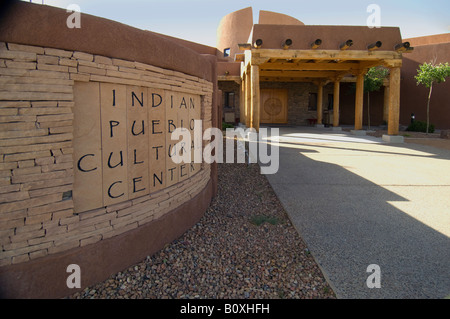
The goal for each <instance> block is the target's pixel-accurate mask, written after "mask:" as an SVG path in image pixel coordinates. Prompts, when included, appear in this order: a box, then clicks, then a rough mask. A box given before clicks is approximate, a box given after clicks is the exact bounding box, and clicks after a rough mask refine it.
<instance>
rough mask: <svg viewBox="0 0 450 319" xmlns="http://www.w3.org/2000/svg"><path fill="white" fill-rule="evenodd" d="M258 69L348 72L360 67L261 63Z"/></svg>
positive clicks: (356, 65) (349, 65) (329, 64)
mask: <svg viewBox="0 0 450 319" xmlns="http://www.w3.org/2000/svg"><path fill="white" fill-rule="evenodd" d="M372 63H373V62H372ZM377 63H378V62H377ZM260 68H261V70H291V71H293V70H299V71H348V70H359V69H360V68H361V67H360V64H359V63H263V64H261V65H260Z"/></svg>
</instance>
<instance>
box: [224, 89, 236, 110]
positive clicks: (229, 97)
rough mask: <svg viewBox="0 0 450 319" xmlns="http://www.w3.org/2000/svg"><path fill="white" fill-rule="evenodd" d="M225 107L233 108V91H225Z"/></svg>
mask: <svg viewBox="0 0 450 319" xmlns="http://www.w3.org/2000/svg"><path fill="white" fill-rule="evenodd" d="M224 106H225V107H226V108H234V92H225V104H224Z"/></svg>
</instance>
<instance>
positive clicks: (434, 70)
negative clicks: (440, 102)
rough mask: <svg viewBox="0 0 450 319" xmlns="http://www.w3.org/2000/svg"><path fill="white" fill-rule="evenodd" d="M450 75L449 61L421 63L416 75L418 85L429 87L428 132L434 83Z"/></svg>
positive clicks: (443, 80)
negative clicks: (437, 63)
mask: <svg viewBox="0 0 450 319" xmlns="http://www.w3.org/2000/svg"><path fill="white" fill-rule="evenodd" d="M449 76H450V66H449V65H448V62H446V63H444V64H442V63H440V64H439V65H435V64H434V63H426V62H425V63H424V64H421V65H419V70H417V75H416V76H415V77H414V78H415V79H416V81H417V85H419V84H422V85H424V86H425V87H426V88H428V89H429V92H428V100H427V134H428V130H429V127H430V100H431V92H433V84H434V83H441V82H445V79H446V78H447V77H449Z"/></svg>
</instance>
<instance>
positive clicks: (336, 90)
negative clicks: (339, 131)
mask: <svg viewBox="0 0 450 319" xmlns="http://www.w3.org/2000/svg"><path fill="white" fill-rule="evenodd" d="M340 84H341V83H340V82H339V80H337V81H334V92H333V126H334V127H338V126H339V90H340V87H341V85H340Z"/></svg>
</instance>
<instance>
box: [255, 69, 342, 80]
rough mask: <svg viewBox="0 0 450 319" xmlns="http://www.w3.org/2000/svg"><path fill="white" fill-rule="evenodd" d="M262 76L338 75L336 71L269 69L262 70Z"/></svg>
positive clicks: (308, 76) (327, 76)
mask: <svg viewBox="0 0 450 319" xmlns="http://www.w3.org/2000/svg"><path fill="white" fill-rule="evenodd" d="M260 73H261V76H262V77H288V78H301V77H307V78H331V77H335V76H337V75H338V74H337V72H334V71H267V70H263V71H261V72H260Z"/></svg>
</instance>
